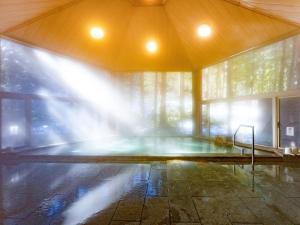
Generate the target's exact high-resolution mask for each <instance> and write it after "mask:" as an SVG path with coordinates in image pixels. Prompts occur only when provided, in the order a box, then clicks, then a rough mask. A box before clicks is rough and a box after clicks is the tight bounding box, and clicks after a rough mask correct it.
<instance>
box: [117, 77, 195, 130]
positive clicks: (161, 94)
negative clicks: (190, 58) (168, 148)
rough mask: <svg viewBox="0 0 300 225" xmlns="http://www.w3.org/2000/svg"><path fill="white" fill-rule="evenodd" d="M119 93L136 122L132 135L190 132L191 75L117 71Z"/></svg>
mask: <svg viewBox="0 0 300 225" xmlns="http://www.w3.org/2000/svg"><path fill="white" fill-rule="evenodd" d="M119 77H120V85H119V86H120V88H121V89H122V91H121V93H122V94H121V95H122V96H126V98H125V99H126V100H125V102H127V104H129V105H130V106H131V107H129V108H130V109H131V113H132V115H133V117H135V118H137V119H138V120H139V121H140V122H139V124H138V126H137V129H136V132H135V134H136V135H151V136H153V135H155V136H177V135H191V134H192V129H193V121H192V109H193V104H192V102H193V101H192V74H191V73H180V72H167V73H159V72H157V73H154V72H143V73H133V74H128V73H127V74H119Z"/></svg>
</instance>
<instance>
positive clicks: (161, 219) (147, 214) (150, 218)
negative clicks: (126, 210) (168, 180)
mask: <svg viewBox="0 0 300 225" xmlns="http://www.w3.org/2000/svg"><path fill="white" fill-rule="evenodd" d="M169 220H170V219H169V202H168V198H162V197H160V198H147V199H146V202H145V205H144V209H143V216H142V223H141V224H142V225H152V224H157V225H164V224H169Z"/></svg>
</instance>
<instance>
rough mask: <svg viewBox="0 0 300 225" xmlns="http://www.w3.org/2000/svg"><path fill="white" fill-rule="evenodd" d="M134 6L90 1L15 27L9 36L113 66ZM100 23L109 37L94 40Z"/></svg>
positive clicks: (119, 1)
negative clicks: (18, 27) (92, 29)
mask: <svg viewBox="0 0 300 225" xmlns="http://www.w3.org/2000/svg"><path fill="white" fill-rule="evenodd" d="M132 10H133V7H132V6H131V4H130V3H129V2H128V1H124V0H114V1H112V0H101V1H99V0H86V1H80V2H78V3H77V4H74V5H72V6H71V7H69V8H67V9H65V10H63V11H60V12H58V13H56V14H52V15H49V16H46V17H44V18H42V19H39V20H37V21H34V22H33V23H31V24H27V25H25V26H23V27H22V28H20V29H17V30H13V31H11V32H9V33H8V34H7V36H9V37H11V38H13V39H17V40H20V41H22V42H26V43H30V44H32V45H36V46H39V47H42V48H46V49H50V50H52V51H55V52H59V53H61V54H65V55H69V56H72V57H75V58H79V59H81V60H84V61H87V62H89V63H92V64H96V65H100V66H104V67H106V68H111V67H113V65H114V63H115V58H116V56H117V53H118V51H119V47H120V45H121V43H122V41H123V37H124V34H125V33H126V30H127V25H128V23H129V21H130V18H131V11H132ZM94 26H100V27H102V28H103V29H104V30H105V38H104V39H103V40H101V41H96V40H93V39H92V38H91V37H90V35H89V32H90V29H91V28H92V27H94Z"/></svg>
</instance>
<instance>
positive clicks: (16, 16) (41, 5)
mask: <svg viewBox="0 0 300 225" xmlns="http://www.w3.org/2000/svg"><path fill="white" fill-rule="evenodd" d="M73 1H74V0H73ZM71 2H72V0H30V1H28V0H0V33H1V32H3V31H5V30H7V29H8V28H11V27H13V26H16V25H18V24H20V23H23V22H24V21H27V20H29V19H32V18H34V17H36V16H39V15H41V14H43V13H45V12H49V11H50V10H53V9H57V7H60V6H65V5H66V4H69V3H71Z"/></svg>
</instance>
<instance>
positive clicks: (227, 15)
mask: <svg viewBox="0 0 300 225" xmlns="http://www.w3.org/2000/svg"><path fill="white" fill-rule="evenodd" d="M132 1H135V4H141V3H143V5H142V6H149V5H147V4H146V3H150V2H151V3H155V4H158V3H160V4H159V6H158V5H156V6H151V7H134V5H133V4H132V3H133V2H132ZM232 1H235V2H232ZM237 1H238V0H168V1H167V2H165V1H164V0H101V1H99V0H76V1H74V0H73V1H70V0H68V1H67V0H60V1H56V0H51V1H50V0H49V1H47V0H43V1H42V0H41V1H38V0H32V1H30V2H44V7H41V8H40V11H39V12H38V10H36V11H35V12H34V13H32V17H33V18H28V19H29V20H27V19H22V21H21V19H20V21H19V22H16V21H15V22H11V23H10V25H9V22H7V21H9V20H10V17H16V18H18V13H17V11H18V7H17V6H16V8H14V7H13V4H12V3H13V2H14V3H17V2H19V3H20V2H22V3H23V8H24V12H25V11H26V10H25V8H26V7H28V5H27V4H26V3H25V2H28V1H25V0H23V1H22V0H1V3H0V6H1V7H0V15H1V17H0V18H2V17H3V18H4V21H5V22H4V23H3V24H2V22H0V29H2V30H3V29H5V30H6V31H5V32H4V35H5V36H8V37H10V38H12V39H16V40H19V41H22V42H25V43H28V44H31V45H34V46H38V47H42V48H45V49H49V50H52V51H55V52H58V53H61V54H64V55H68V56H71V57H75V58H78V59H81V60H84V61H86V62H89V63H92V64H96V65H98V66H102V67H105V68H108V69H111V70H114V71H137V70H141V71H145V70H160V71H178V70H183V71H190V70H194V69H199V68H202V67H203V66H206V65H209V64H213V63H215V62H218V61H219V60H222V59H224V58H227V57H229V56H232V55H234V54H237V53H239V52H241V51H245V50H248V49H250V48H253V47H257V46H260V45H263V44H266V43H270V42H271V41H274V40H279V39H281V38H283V37H287V36H290V35H292V34H295V33H297V32H298V31H299V26H297V25H294V24H292V23H289V22H286V21H284V20H280V19H278V18H275V17H271V16H267V15H264V14H263V13H260V12H256V11H255V10H249V9H247V8H246V7H242V6H241V4H242V3H241V2H237ZM274 1H275V0H274ZM6 2H7V4H6ZM50 2H52V3H53V4H50ZM58 2H60V3H62V2H64V4H59V5H56V7H55V3H56V4H58ZM247 2H251V0H249V1H248V0H247ZM253 2H258V1H254V0H253ZM264 2H266V1H264ZM270 2H271V0H270ZM47 3H48V4H47ZM162 3H165V4H164V5H161V4H162ZM28 4H29V3H28ZM145 4H146V5H145ZM2 5H3V6H4V8H5V7H6V8H7V7H8V6H9V5H10V7H11V9H12V10H11V13H9V12H6V15H5V16H3V14H2V10H3V9H4V8H3V6H2ZM29 5H30V4H29ZM33 5H34V4H33ZM25 6H26V7H25ZM46 6H47V7H48V9H46V8H47V7H46ZM20 7H21V6H20ZM57 7H58V8H57ZM247 7H249V6H247ZM29 8H30V7H29ZM13 9H14V10H15V11H14V10H13ZM45 10H46V11H47V10H48V11H47V13H43V12H44V11H45ZM49 10H50V11H49ZM28 11H30V10H28ZM13 15H14V16H13ZM20 15H22V13H20ZM28 15H29V14H28ZM6 17H7V19H6ZM28 17H30V16H28ZM23 20H24V21H23ZM202 23H207V24H210V25H211V26H212V27H213V36H212V37H211V38H209V39H207V40H203V39H199V38H198V37H197V35H196V29H197V26H198V25H199V24H202ZM92 26H101V27H103V29H104V30H105V33H106V36H105V38H104V39H103V40H101V41H94V40H92V39H91V38H90V36H89V29H90V28H91V27H92ZM7 27H9V29H7ZM149 39H155V40H156V41H157V42H158V45H159V51H158V52H157V54H154V55H150V54H148V53H147V52H146V51H145V43H146V42H147V40H149Z"/></svg>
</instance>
